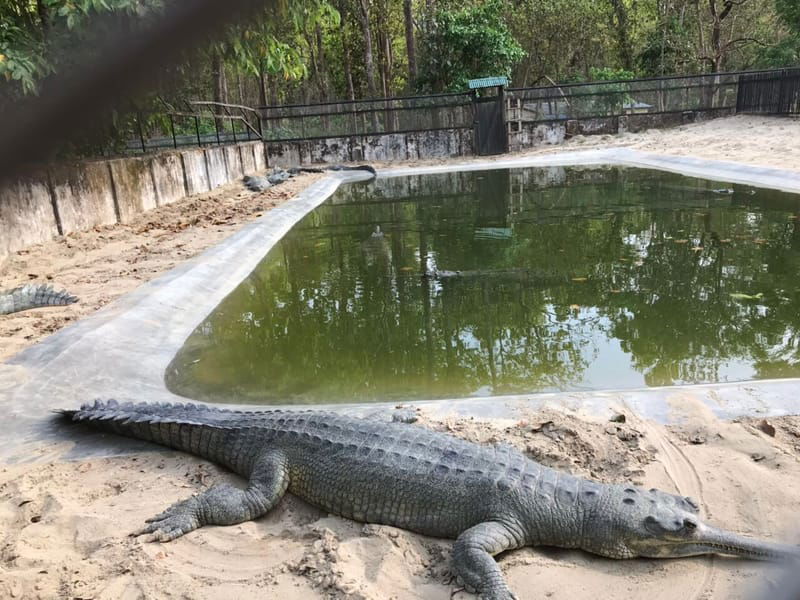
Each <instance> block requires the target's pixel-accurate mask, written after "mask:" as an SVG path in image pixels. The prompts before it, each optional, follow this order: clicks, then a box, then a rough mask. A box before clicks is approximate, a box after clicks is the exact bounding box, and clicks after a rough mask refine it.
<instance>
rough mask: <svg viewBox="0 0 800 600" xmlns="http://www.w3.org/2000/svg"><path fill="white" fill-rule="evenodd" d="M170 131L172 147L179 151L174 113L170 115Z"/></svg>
mask: <svg viewBox="0 0 800 600" xmlns="http://www.w3.org/2000/svg"><path fill="white" fill-rule="evenodd" d="M169 130H170V132H171V133H172V147H173V148H175V149H176V150H177V149H178V138H176V137H175V119H174V118H173V116H172V113H169Z"/></svg>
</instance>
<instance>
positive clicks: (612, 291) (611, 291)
mask: <svg viewBox="0 0 800 600" xmlns="http://www.w3.org/2000/svg"><path fill="white" fill-rule="evenodd" d="M608 292H609V293H610V294H620V293H622V290H608Z"/></svg>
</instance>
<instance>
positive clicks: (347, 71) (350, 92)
mask: <svg viewBox="0 0 800 600" xmlns="http://www.w3.org/2000/svg"><path fill="white" fill-rule="evenodd" d="M346 6H347V5H346V4H345V2H339V15H340V16H341V19H340V20H339V35H340V37H341V38H342V62H343V63H344V65H343V66H344V79H345V83H346V84H347V98H348V99H350V100H355V99H356V90H355V87H354V86H353V68H352V66H351V62H350V48H349V47H348V45H347V35H346V33H347V29H346V27H345V20H346V12H345V9H346Z"/></svg>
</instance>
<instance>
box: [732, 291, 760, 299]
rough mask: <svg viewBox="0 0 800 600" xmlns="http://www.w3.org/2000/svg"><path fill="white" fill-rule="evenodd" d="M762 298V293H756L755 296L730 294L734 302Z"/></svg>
mask: <svg viewBox="0 0 800 600" xmlns="http://www.w3.org/2000/svg"><path fill="white" fill-rule="evenodd" d="M763 297H764V292H758V293H757V294H742V293H738V292H732V293H731V298H733V299H734V300H761V298H763Z"/></svg>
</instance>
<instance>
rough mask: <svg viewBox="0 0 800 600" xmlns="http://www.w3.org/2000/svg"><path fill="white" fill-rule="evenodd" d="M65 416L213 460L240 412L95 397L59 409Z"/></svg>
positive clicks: (193, 405)
mask: <svg viewBox="0 0 800 600" xmlns="http://www.w3.org/2000/svg"><path fill="white" fill-rule="evenodd" d="M56 412H57V413H59V414H61V415H62V416H63V417H64V418H66V419H67V420H70V421H74V422H84V423H86V424H87V425H88V426H90V427H92V428H93V429H99V430H101V431H108V432H111V433H116V434H118V435H124V436H126V437H131V438H135V439H138V440H144V441H147V442H154V443H156V444H160V445H162V446H167V447H169V448H175V449H176V450H182V451H184V452H191V453H192V454H195V455H198V456H203V457H205V458H209V459H211V460H215V461H221V460H223V458H224V457H223V456H222V455H221V453H222V452H223V451H224V448H225V446H226V444H225V437H226V435H227V433H228V432H230V431H233V430H236V429H238V428H239V427H240V426H241V424H242V423H241V420H240V419H241V413H238V412H236V411H228V410H220V409H216V408H211V407H206V406H201V405H196V404H189V403H187V404H180V403H177V404H169V403H161V404H148V403H139V404H134V403H131V402H124V403H120V402H117V401H116V400H108V401H101V400H96V401H95V402H94V403H93V404H84V405H83V406H81V407H80V408H79V409H77V410H72V409H71V410H58V411H56Z"/></svg>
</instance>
